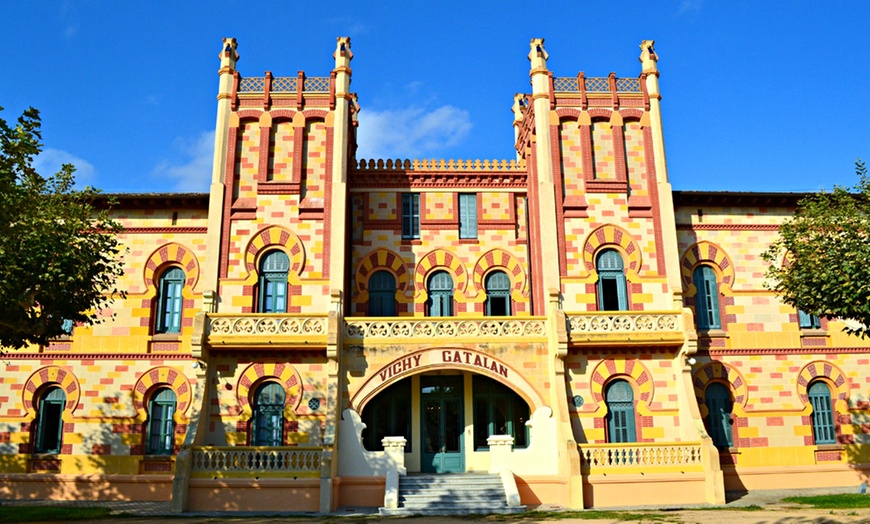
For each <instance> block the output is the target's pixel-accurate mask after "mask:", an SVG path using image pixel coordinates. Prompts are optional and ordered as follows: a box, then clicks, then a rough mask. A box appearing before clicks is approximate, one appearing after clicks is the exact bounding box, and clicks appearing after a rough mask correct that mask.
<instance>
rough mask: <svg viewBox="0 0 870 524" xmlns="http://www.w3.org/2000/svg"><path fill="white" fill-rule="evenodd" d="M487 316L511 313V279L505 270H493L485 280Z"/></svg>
mask: <svg viewBox="0 0 870 524" xmlns="http://www.w3.org/2000/svg"><path fill="white" fill-rule="evenodd" d="M483 285H484V288H485V290H486V316H488V317H508V316H510V314H511V279H510V278H508V276H507V273H505V272H504V271H493V272H492V273H490V274H488V275H487V276H486V280H485V281H484V284H483Z"/></svg>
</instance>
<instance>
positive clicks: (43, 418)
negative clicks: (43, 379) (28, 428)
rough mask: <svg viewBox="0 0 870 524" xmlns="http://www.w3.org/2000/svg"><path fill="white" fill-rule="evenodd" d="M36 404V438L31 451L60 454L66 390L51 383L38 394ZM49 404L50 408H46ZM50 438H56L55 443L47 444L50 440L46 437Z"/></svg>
mask: <svg viewBox="0 0 870 524" xmlns="http://www.w3.org/2000/svg"><path fill="white" fill-rule="evenodd" d="M46 404H48V406H47V405H46ZM37 406H38V407H37V410H36V435H35V437H36V438H35V439H34V440H35V442H34V446H33V452H34V453H45V454H51V455H57V454H60V452H61V449H63V412H64V411H65V410H66V392H65V391H64V390H63V388H61V387H60V386H59V385H57V384H53V385H51V386H49V387H47V388H46V389H45V390H44V391H42V393H41V394H40V395H39V400H38V404H37ZM49 406H51V409H48V408H49ZM49 417H52V418H49ZM55 424H56V425H57V427H56V428H55V427H54V425H55ZM50 438H54V439H56V440H55V441H54V444H55V445H53V446H49V443H52V442H51V440H48V442H47V439H50Z"/></svg>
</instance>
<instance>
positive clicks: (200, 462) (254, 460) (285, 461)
mask: <svg viewBox="0 0 870 524" xmlns="http://www.w3.org/2000/svg"><path fill="white" fill-rule="evenodd" d="M321 453H322V450H321V449H320V448H319V447H289V446H288V447H274V448H272V447H269V448H267V447H234V446H224V447H216V446H208V447H199V448H193V453H192V455H191V471H192V472H194V473H200V472H208V473H210V474H214V475H215V476H222V475H225V474H227V473H230V474H232V473H286V474H287V475H288V476H297V477H298V476H309V477H310V476H315V475H317V474H319V472H320V456H321Z"/></svg>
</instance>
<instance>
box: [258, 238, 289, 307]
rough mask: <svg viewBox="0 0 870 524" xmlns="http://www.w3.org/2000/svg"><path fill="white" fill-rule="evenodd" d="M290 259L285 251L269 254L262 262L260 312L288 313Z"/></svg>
mask: <svg viewBox="0 0 870 524" xmlns="http://www.w3.org/2000/svg"><path fill="white" fill-rule="evenodd" d="M289 271H290V259H289V258H288V257H287V254H286V253H284V252H283V251H277V250H276V251H272V252H270V253H267V254H266V255H265V256H264V257H263V260H262V261H261V262H260V284H259V292H260V293H259V295H260V296H259V304H258V307H259V312H260V313H286V312H287V273H288V272H289Z"/></svg>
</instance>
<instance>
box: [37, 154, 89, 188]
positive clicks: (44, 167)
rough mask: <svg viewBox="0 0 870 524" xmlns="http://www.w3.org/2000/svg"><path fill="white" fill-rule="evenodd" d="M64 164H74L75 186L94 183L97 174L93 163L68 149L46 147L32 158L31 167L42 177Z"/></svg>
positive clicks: (55, 171)
mask: <svg viewBox="0 0 870 524" xmlns="http://www.w3.org/2000/svg"><path fill="white" fill-rule="evenodd" d="M64 164H72V165H74V166H75V168H76V173H75V177H76V184H75V185H76V187H84V186H87V185H93V184H94V182H95V180H96V174H97V171H96V169H94V165H93V164H91V163H90V162H88V161H87V160H84V159H82V158H79V157H77V156H75V155H74V154H72V153H70V152H68V151H63V150H61V149H54V148H51V147H47V148H45V149H43V150H42V152H41V153H40V154H39V155H38V156H37V157H36V158H34V159H33V167H34V168H35V169H36V172H37V173H39V174H40V175H42V176H44V177H48V176H51V175H53V174H55V173H57V172H58V171H60V168H61V166H63V165H64Z"/></svg>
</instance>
